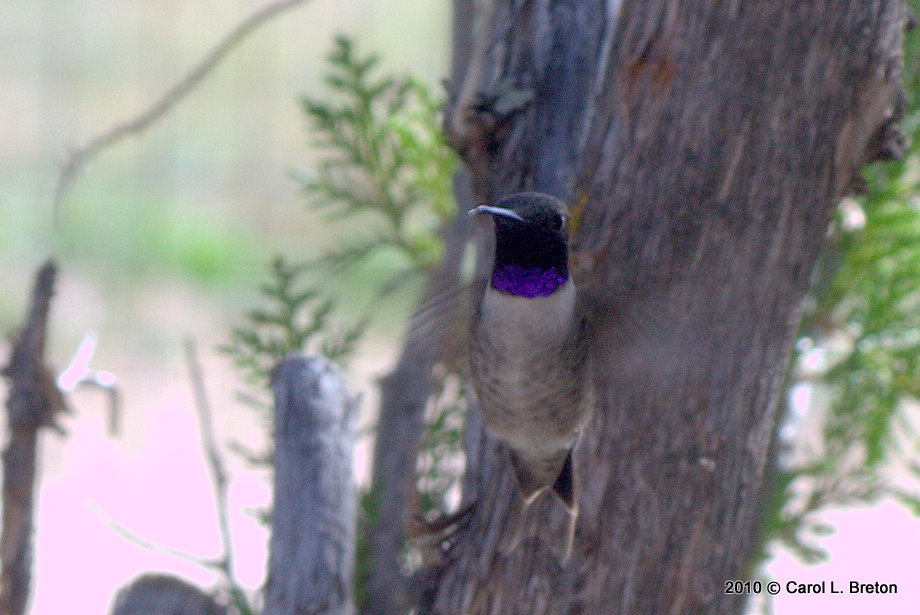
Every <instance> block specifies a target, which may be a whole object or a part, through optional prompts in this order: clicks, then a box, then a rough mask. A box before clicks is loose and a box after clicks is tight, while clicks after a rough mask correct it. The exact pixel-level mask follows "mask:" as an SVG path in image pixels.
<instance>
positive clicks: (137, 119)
mask: <svg viewBox="0 0 920 615" xmlns="http://www.w3.org/2000/svg"><path fill="white" fill-rule="evenodd" d="M304 1H305V0H276V1H275V2H270V3H269V4H266V5H265V6H263V7H261V8H260V9H258V10H257V11H255V12H254V13H252V14H251V15H250V16H249V17H247V18H246V19H244V20H243V21H241V22H240V23H239V24H237V25H236V27H235V28H233V29H232V30H231V31H230V32H229V33H227V35H226V36H225V37H224V38H222V39H221V40H220V41H218V42H217V44H216V45H215V46H214V47H213V48H212V49H211V50H210V51H209V52H208V53H207V54H205V56H204V57H203V58H201V60H200V61H199V62H198V64H196V65H195V66H194V67H193V68H192V70H191V71H189V72H188V74H186V75H185V76H184V77H183V78H182V79H180V80H179V81H178V82H177V83H176V84H174V85H173V86H172V87H171V88H170V89H169V90H167V91H166V93H165V94H163V96H162V97H160V98H159V99H157V100H156V101H154V103H153V104H152V105H150V106H149V107H147V108H146V109H145V110H143V111H141V112H140V113H139V114H137V115H136V116H134V117H133V118H130V119H127V120H125V121H123V122H120V123H118V124H115V125H114V126H112V127H111V128H109V129H108V130H106V131H105V132H103V133H101V134H99V135H96V136H95V137H93V138H92V139H90V140H89V142H88V143H86V145H83V146H82V147H78V148H77V149H75V150H73V151H71V152H70V154H69V156H68V157H67V160H66V162H65V163H64V166H63V167H62V168H61V173H60V175H58V181H57V185H56V186H55V189H54V217H55V219H57V218H58V215H59V212H60V208H61V203H62V202H63V201H64V197H65V196H66V194H67V191H68V190H69V189H70V186H71V185H72V184H73V182H74V180H76V178H77V176H78V175H79V174H80V171H82V170H83V167H84V166H86V163H88V162H89V161H90V160H92V159H93V158H95V157H96V156H97V155H98V154H99V153H100V152H102V151H103V150H105V149H106V148H108V147H110V146H111V145H113V144H115V143H117V142H118V141H120V140H121V139H122V138H124V137H127V136H129V135H135V134H139V133H140V132H142V131H143V130H144V129H146V128H147V127H148V126H150V125H151V124H152V123H154V122H155V121H157V120H158V119H160V118H161V117H163V116H164V115H166V113H167V112H169V110H170V109H171V108H172V107H173V106H174V105H175V104H176V103H177V102H179V101H180V100H182V99H183V98H185V96H186V95H187V94H188V93H189V92H191V91H192V90H193V89H194V88H195V87H196V86H198V84H199V83H201V82H202V81H203V80H204V78H205V77H207V76H208V74H210V72H211V71H212V70H214V68H215V67H216V66H217V65H218V64H220V62H221V61H223V59H224V58H225V57H226V56H227V54H228V53H230V51H232V50H233V49H234V48H235V47H236V46H237V45H239V44H240V43H241V42H242V41H243V40H245V39H246V37H247V36H249V35H250V34H252V33H253V32H255V31H256V30H257V29H258V28H259V27H260V26H262V25H264V24H265V23H267V22H268V21H269V20H270V19H272V18H273V17H276V16H278V15H279V14H281V13H282V12H284V11H286V10H287V9H290V8H293V7H295V6H297V5H298V4H303V2H304Z"/></svg>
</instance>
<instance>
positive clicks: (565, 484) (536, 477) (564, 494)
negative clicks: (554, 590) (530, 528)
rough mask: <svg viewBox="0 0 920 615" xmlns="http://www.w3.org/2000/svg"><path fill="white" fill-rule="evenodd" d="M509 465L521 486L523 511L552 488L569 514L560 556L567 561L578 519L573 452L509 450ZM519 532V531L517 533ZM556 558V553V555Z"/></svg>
mask: <svg viewBox="0 0 920 615" xmlns="http://www.w3.org/2000/svg"><path fill="white" fill-rule="evenodd" d="M508 452H509V458H510V461H511V468H512V469H513V470H514V475H515V478H516V479H517V483H518V485H519V487H520V489H521V495H522V496H523V500H524V507H523V508H524V510H523V511H522V513H524V512H526V510H527V509H528V508H529V507H530V504H532V503H533V502H534V500H536V499H537V496H539V495H540V494H541V493H542V492H543V491H544V490H545V489H549V490H550V491H552V493H553V495H554V496H556V499H558V500H559V501H560V502H562V504H563V506H565V509H566V512H568V513H569V527H568V531H567V534H566V537H565V547H564V552H563V553H564V554H563V555H562V557H561V558H560V559H561V560H562V562H563V563H565V562H567V561H568V559H569V557H570V556H571V554H572V545H573V543H574V540H575V524H576V522H577V521H578V493H577V489H576V483H575V472H574V466H573V462H572V451H571V450H568V451H564V452H563V453H562V454H555V455H552V456H545V457H544V456H538V455H524V454H522V453H521V452H520V451H516V450H512V449H509V451H508ZM518 533H520V532H518ZM522 537H523V535H517V536H515V538H514V539H513V540H512V543H513V545H514V546H516V545H517V543H518V542H520V540H521V538H522ZM557 557H558V554H557Z"/></svg>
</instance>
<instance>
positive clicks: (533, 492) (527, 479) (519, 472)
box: [508, 449, 549, 506]
mask: <svg viewBox="0 0 920 615" xmlns="http://www.w3.org/2000/svg"><path fill="white" fill-rule="evenodd" d="M508 459H509V460H510V462H511V469H512V470H514V478H515V479H517V484H518V487H520V489H521V496H522V497H523V498H524V504H525V505H528V506H529V505H530V504H531V503H533V501H534V500H536V499H537V496H538V495H540V493H542V492H543V490H544V489H546V488H547V487H548V486H549V485H547V481H546V478H545V477H544V476H540V475H538V474H536V473H535V472H534V471H533V468H534V465H533V463H531V462H529V461H528V460H526V459H524V458H523V457H521V455H520V454H519V453H517V452H515V451H513V450H510V449H509V450H508Z"/></svg>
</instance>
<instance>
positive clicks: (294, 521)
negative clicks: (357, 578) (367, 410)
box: [264, 355, 356, 615]
mask: <svg viewBox="0 0 920 615" xmlns="http://www.w3.org/2000/svg"><path fill="white" fill-rule="evenodd" d="M274 388H275V464H274V465H275V502H274V505H273V507H272V537H271V542H270V544H269V562H268V568H269V569H268V582H267V584H266V589H265V609H264V613H265V615H347V614H349V613H351V612H353V609H352V605H351V584H352V571H353V568H354V539H355V532H354V523H355V489H356V487H355V482H354V463H353V459H352V458H353V452H354V440H355V427H354V418H355V406H356V403H355V401H354V399H352V398H351V397H350V396H349V394H348V391H347V390H346V389H345V384H344V381H343V379H342V375H341V372H340V371H339V369H338V368H337V367H336V366H335V365H334V364H333V363H332V362H331V361H329V360H328V359H326V358H324V357H319V356H317V357H303V356H296V355H294V356H290V357H288V358H287V359H285V360H284V361H283V362H282V363H281V364H280V365H279V366H278V368H277V370H276V372H275V375H274Z"/></svg>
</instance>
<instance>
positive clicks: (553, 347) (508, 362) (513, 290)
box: [469, 192, 591, 546]
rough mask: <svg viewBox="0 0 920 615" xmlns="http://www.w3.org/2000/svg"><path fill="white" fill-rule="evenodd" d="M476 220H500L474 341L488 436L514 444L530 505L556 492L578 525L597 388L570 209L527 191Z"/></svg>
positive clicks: (474, 368) (513, 458) (485, 209)
mask: <svg viewBox="0 0 920 615" xmlns="http://www.w3.org/2000/svg"><path fill="white" fill-rule="evenodd" d="M469 213H470V214H488V215H490V216H491V218H492V219H493V220H494V223H495V259H494V263H493V266H492V274H491V279H490V281H489V284H488V285H487V286H486V289H485V291H484V293H483V295H482V297H481V299H480V300H479V303H478V305H477V307H476V310H475V313H474V317H473V322H472V328H471V335H470V368H471V377H472V383H473V388H474V390H475V392H476V395H477V397H478V399H479V404H480V406H481V408H482V414H483V417H484V419H485V423H486V426H487V428H488V430H489V431H490V432H491V433H492V434H493V435H494V436H496V437H497V438H499V439H500V440H502V441H504V442H505V444H506V445H507V447H508V450H509V453H510V455H509V457H510V465H511V467H512V468H513V470H514V475H515V476H516V478H517V482H518V484H519V485H520V488H521V493H522V496H523V499H524V502H525V506H526V505H529V504H530V503H532V502H533V501H534V500H535V499H536V497H537V496H538V495H539V494H540V493H541V492H542V491H544V490H545V489H550V490H552V492H553V493H554V494H555V495H556V496H557V497H558V498H559V499H560V500H561V501H562V502H563V504H565V506H566V508H567V509H568V511H569V513H570V514H571V515H572V518H573V524H574V518H575V516H577V511H578V500H577V493H576V485H575V478H574V472H573V470H574V468H573V464H572V450H573V448H574V446H575V443H576V440H577V438H578V434H579V431H580V429H581V427H582V425H584V423H585V421H586V420H587V418H588V416H589V413H590V408H591V386H590V378H589V368H588V340H587V327H586V318H585V314H584V308H583V305H584V303H583V302H582V301H581V300H580V299H579V296H578V294H577V293H576V290H575V284H574V282H573V281H572V279H571V277H570V276H569V266H568V210H567V208H566V207H565V205H564V204H563V203H562V202H561V201H559V200H558V199H556V198H554V197H552V196H549V195H546V194H540V193H535V192H524V193H520V194H514V195H511V196H508V197H505V198H504V199H502V200H500V201H499V202H498V203H497V204H496V205H495V206H489V205H480V206H479V207H475V208H473V209H471V210H470V212H469ZM573 527H574V525H573ZM570 546H571V545H570Z"/></svg>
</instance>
